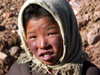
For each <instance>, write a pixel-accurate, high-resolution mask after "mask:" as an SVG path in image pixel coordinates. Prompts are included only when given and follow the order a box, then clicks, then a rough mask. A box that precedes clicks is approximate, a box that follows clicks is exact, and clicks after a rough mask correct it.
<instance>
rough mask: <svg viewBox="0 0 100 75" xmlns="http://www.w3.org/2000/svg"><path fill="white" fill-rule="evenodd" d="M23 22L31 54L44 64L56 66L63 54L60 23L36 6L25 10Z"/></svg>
mask: <svg viewBox="0 0 100 75" xmlns="http://www.w3.org/2000/svg"><path fill="white" fill-rule="evenodd" d="M23 21H24V22H23V23H24V25H25V27H26V28H25V31H26V36H27V41H28V46H29V48H30V50H31V52H32V53H33V54H34V55H35V56H36V57H37V58H38V59H40V60H41V61H42V62H43V63H44V64H47V65H53V64H55V63H56V62H57V60H58V59H59V58H60V57H61V55H62V53H63V40H62V36H61V32H60V28H59V26H58V23H57V22H56V21H55V19H54V18H53V17H52V15H51V14H50V13H49V12H48V11H46V10H45V9H44V8H42V7H40V6H39V5H35V4H31V5H29V6H28V7H27V8H26V9H25V10H24V15H23Z"/></svg>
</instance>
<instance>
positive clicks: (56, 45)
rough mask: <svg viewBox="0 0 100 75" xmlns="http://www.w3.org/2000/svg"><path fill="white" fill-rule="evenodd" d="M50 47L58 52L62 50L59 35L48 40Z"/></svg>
mask: <svg viewBox="0 0 100 75" xmlns="http://www.w3.org/2000/svg"><path fill="white" fill-rule="evenodd" d="M49 41H50V43H51V45H52V46H53V48H54V49H55V50H56V51H58V50H62V48H63V40H62V37H61V35H57V36H55V37H52V38H51V39H49Z"/></svg>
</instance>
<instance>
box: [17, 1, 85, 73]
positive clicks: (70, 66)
mask: <svg viewBox="0 0 100 75" xmlns="http://www.w3.org/2000/svg"><path fill="white" fill-rule="evenodd" d="M30 4H37V5H39V6H41V7H43V8H45V9H46V10H47V11H48V12H49V13H50V14H51V15H52V16H53V17H54V19H55V21H56V22H57V23H58V25H59V28H60V31H61V35H62V38H63V55H62V56H61V58H60V59H59V61H58V62H59V63H58V64H55V65H52V66H50V65H46V64H43V63H42V62H41V61H40V60H39V59H37V58H36V57H35V56H34V54H32V53H31V51H30V49H29V47H28V45H27V40H26V35H25V30H24V28H25V27H24V25H23V12H24V10H25V8H26V7H27V6H29V5H30ZM18 28H19V34H20V38H21V41H22V44H23V47H24V50H25V53H22V54H21V55H20V57H19V58H18V63H28V62H30V61H31V62H32V63H31V67H32V69H33V70H35V71H36V72H41V71H42V72H43V75H47V74H48V73H49V69H51V70H52V75H57V74H61V75H81V70H82V66H83V62H84V60H85V59H86V58H87V54H86V53H85V52H84V51H83V49H82V41H81V37H80V33H79V30H78V25H77V21H76V18H75V15H74V13H73V11H72V8H71V7H70V5H69V3H68V2H67V1H66V0H27V1H26V2H25V3H24V4H23V6H22V8H21V10H20V12H19V16H18Z"/></svg>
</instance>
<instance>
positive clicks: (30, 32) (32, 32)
mask: <svg viewBox="0 0 100 75" xmlns="http://www.w3.org/2000/svg"><path fill="white" fill-rule="evenodd" d="M33 33H35V32H34V31H32V32H28V33H27V34H33Z"/></svg>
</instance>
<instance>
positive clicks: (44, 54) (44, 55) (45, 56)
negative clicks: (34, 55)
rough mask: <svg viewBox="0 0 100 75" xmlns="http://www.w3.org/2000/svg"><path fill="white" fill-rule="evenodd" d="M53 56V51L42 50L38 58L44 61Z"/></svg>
mask: <svg viewBox="0 0 100 75" xmlns="http://www.w3.org/2000/svg"><path fill="white" fill-rule="evenodd" d="M53 56H54V54H53V52H42V53H41V54H40V59H42V60H44V61H49V60H51V59H52V57H53Z"/></svg>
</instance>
